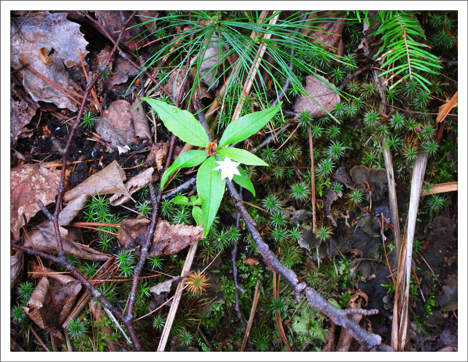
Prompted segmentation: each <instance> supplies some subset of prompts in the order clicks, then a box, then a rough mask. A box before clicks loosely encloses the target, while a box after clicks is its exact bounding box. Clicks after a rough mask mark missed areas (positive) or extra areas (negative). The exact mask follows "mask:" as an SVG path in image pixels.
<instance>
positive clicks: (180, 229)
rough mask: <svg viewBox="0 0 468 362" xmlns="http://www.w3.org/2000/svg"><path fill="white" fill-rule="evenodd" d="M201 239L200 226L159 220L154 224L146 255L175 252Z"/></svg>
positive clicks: (201, 231)
mask: <svg viewBox="0 0 468 362" xmlns="http://www.w3.org/2000/svg"><path fill="white" fill-rule="evenodd" d="M201 239H203V227H201V226H188V225H171V224H169V223H168V222H167V221H164V220H161V221H159V222H158V225H156V230H155V232H154V238H153V245H152V246H151V248H150V251H149V254H148V257H152V256H159V255H172V254H176V253H178V252H179V251H180V250H182V249H184V248H186V247H187V246H189V245H192V244H193V243H195V242H197V241H199V240H201Z"/></svg>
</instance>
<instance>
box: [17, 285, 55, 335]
mask: <svg viewBox="0 0 468 362" xmlns="http://www.w3.org/2000/svg"><path fill="white" fill-rule="evenodd" d="M50 295H51V294H50V285H49V281H48V280H47V278H42V279H41V281H40V282H39V284H37V286H36V288H35V289H34V292H33V293H32V295H31V298H30V299H29V302H28V306H27V307H23V309H24V311H25V312H26V314H27V315H28V316H29V318H31V319H32V320H33V321H34V323H36V324H37V325H38V326H39V327H40V328H41V329H44V330H46V331H48V332H50V333H51V334H52V335H54V336H55V337H57V338H60V339H62V333H60V331H59V328H60V326H59V324H58V318H57V317H58V315H59V313H60V311H59V310H58V308H53V305H52V299H51V296H50ZM51 305H52V308H53V309H52V308H50V307H49V306H51ZM51 309H52V310H51Z"/></svg>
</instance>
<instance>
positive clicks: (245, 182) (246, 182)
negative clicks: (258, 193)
mask: <svg viewBox="0 0 468 362" xmlns="http://www.w3.org/2000/svg"><path fill="white" fill-rule="evenodd" d="M237 169H238V170H239V172H240V174H241V175H240V176H238V175H234V177H233V178H232V180H233V181H234V182H235V183H236V184H238V185H239V186H241V187H243V188H244V189H247V190H249V191H250V192H251V193H252V195H254V196H255V188H254V186H253V183H252V181H250V178H249V176H247V174H246V173H245V171H244V170H243V169H242V167H240V166H239V167H238V168H237Z"/></svg>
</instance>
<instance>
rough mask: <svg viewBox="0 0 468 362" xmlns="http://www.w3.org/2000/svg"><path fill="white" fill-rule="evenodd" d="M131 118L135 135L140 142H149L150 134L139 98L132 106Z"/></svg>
mask: <svg viewBox="0 0 468 362" xmlns="http://www.w3.org/2000/svg"><path fill="white" fill-rule="evenodd" d="M132 118H133V128H134V129H135V135H136V136H137V138H139V139H142V140H145V139H146V140H148V141H151V132H150V128H149V125H148V120H147V118H146V114H145V110H144V109H143V106H142V105H141V98H136V99H135V101H134V102H133V104H132Z"/></svg>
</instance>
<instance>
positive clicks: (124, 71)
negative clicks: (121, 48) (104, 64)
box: [109, 58, 139, 86]
mask: <svg viewBox="0 0 468 362" xmlns="http://www.w3.org/2000/svg"><path fill="white" fill-rule="evenodd" d="M138 73H139V70H138V69H137V68H135V67H134V66H133V65H131V64H130V62H129V61H127V60H125V59H123V58H118V59H117V62H115V65H114V71H113V72H112V75H111V76H110V78H109V84H110V85H111V86H114V85H116V84H122V83H125V82H126V81H127V80H128V77H135V76H137V75H138Z"/></svg>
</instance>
